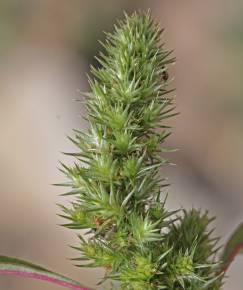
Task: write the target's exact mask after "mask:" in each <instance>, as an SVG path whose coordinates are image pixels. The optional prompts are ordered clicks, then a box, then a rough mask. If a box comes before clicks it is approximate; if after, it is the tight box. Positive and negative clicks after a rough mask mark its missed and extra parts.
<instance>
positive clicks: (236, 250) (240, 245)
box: [222, 243, 243, 273]
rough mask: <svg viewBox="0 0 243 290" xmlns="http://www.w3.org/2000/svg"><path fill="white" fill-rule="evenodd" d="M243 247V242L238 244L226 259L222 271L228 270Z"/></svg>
mask: <svg viewBox="0 0 243 290" xmlns="http://www.w3.org/2000/svg"><path fill="white" fill-rule="evenodd" d="M242 249H243V243H242V244H239V245H237V246H236V247H235V248H234V250H233V251H232V252H231V253H230V255H229V257H228V259H227V260H226V262H225V264H224V266H223V268H222V272H224V273H225V272H226V271H227V270H228V268H229V266H230V264H231V263H232V262H233V260H234V259H235V257H236V256H237V255H238V253H239V252H240V251H241V250H242Z"/></svg>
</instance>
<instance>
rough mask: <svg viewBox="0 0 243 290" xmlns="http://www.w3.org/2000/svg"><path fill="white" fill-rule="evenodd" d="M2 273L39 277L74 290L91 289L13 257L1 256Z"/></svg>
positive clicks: (0, 270)
mask: <svg viewBox="0 0 243 290" xmlns="http://www.w3.org/2000/svg"><path fill="white" fill-rule="evenodd" d="M0 275H13V276H19V277H25V278H33V279H38V280H42V281H46V282H49V283H53V284H56V285H59V286H62V287H65V288H67V289H72V290H89V289H88V288H85V287H83V286H82V285H81V284H80V283H79V282H76V281H74V280H71V279H69V278H66V277H64V276H62V275H60V274H57V273H54V272H51V271H49V270H47V269H45V268H43V267H40V266H38V265H34V264H32V263H30V262H26V261H23V260H19V259H16V258H12V257H6V256H0ZM90 290H91V289H90Z"/></svg>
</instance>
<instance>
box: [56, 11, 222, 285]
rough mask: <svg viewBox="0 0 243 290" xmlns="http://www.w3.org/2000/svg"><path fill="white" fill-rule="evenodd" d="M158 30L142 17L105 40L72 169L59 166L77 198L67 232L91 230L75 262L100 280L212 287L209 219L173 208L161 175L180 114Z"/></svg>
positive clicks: (68, 212) (215, 278) (215, 265)
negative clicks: (172, 123) (101, 271)
mask: <svg viewBox="0 0 243 290" xmlns="http://www.w3.org/2000/svg"><path fill="white" fill-rule="evenodd" d="M161 33H162V30H161V29H160V28H159V26H158V25H157V24H155V23H154V22H153V20H152V19H151V17H150V15H149V14H137V13H134V14H133V15H132V16H130V17H128V16H127V15H126V16H125V20H124V21H119V22H118V25H117V26H115V32H114V33H113V34H110V33H107V35H106V36H107V38H106V42H105V43H103V47H104V49H105V52H102V53H100V55H99V57H97V60H98V62H99V64H100V66H99V68H94V67H91V74H92V76H93V78H90V79H89V83H90V88H91V92H89V93H86V94H85V96H86V102H85V105H86V108H87V114H88V116H87V121H88V123H89V131H88V132H87V133H85V132H81V131H77V130H75V132H76V134H75V138H74V139H72V138H70V139H71V141H72V142H73V143H74V144H75V145H76V146H77V148H78V150H77V152H76V153H71V154H70V155H72V156H74V157H75V158H76V162H75V165H74V166H73V167H67V166H65V165H64V164H62V169H61V170H62V171H63V172H64V173H65V174H66V176H67V177H68V179H69V182H68V183H65V184H64V185H65V186H69V187H71V191H70V192H68V193H67V195H73V196H74V200H73V201H72V203H71V206H70V207H68V208H67V207H64V206H62V209H63V212H64V214H63V215H62V216H64V217H65V218H67V219H68V220H69V221H70V222H69V223H68V224H66V225H65V226H66V227H68V228H71V229H76V230H80V229H85V235H86V238H84V237H83V236H81V235H80V236H79V237H80V246H78V247H76V249H77V250H78V251H79V252H80V253H79V257H78V258H77V259H76V260H77V261H87V263H85V262H84V263H82V264H81V265H82V266H84V265H85V266H89V267H104V268H105V269H106V274H105V276H104V279H103V280H106V279H112V280H118V281H119V282H120V289H129V290H142V289H143V290H145V289H146V290H155V289H168V290H172V289H178V290H179V289H187V290H189V289H192V290H199V289H211V290H216V289H219V288H220V285H221V282H220V281H221V276H220V275H219V261H217V260H216V259H215V257H214V255H215V253H216V252H217V248H216V243H217V241H218V239H214V238H212V237H211V233H210V232H209V230H208V225H209V223H210V222H211V220H212V219H211V218H209V217H208V216H207V213H201V212H200V211H198V210H196V209H192V210H190V211H186V210H183V211H181V212H178V213H177V214H176V213H175V212H173V211H169V210H168V209H167V208H166V205H165V201H166V193H165V190H164V189H165V187H166V186H167V184H166V180H165V179H164V178H160V176H159V174H158V173H159V170H160V168H161V166H163V165H165V164H168V161H167V160H166V159H165V156H164V152H166V151H168V150H167V149H166V148H165V147H163V146H161V145H163V143H164V141H165V140H166V138H167V137H168V136H169V135H170V128H169V127H168V126H167V124H166V121H167V119H169V118H171V117H172V116H174V115H175V114H176V112H175V111H174V98H173V97H172V96H170V94H169V93H170V92H171V90H170V89H169V88H168V85H169V83H170V78H169V77H168V69H169V67H170V65H171V64H173V63H174V62H175V59H174V57H172V56H171V54H172V53H171V51H169V50H167V49H166V48H165V47H164V45H161V44H160V37H161Z"/></svg>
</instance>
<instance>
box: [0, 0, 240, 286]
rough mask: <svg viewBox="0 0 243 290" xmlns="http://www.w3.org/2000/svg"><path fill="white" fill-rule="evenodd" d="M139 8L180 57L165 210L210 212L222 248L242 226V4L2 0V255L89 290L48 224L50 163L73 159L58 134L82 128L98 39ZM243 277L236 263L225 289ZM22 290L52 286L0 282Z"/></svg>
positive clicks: (52, 222) (88, 274) (88, 277)
mask: <svg viewBox="0 0 243 290" xmlns="http://www.w3.org/2000/svg"><path fill="white" fill-rule="evenodd" d="M137 8H140V9H145V10H147V9H148V8H150V9H151V12H152V15H153V16H154V18H156V20H157V21H159V22H160V23H161V25H162V26H164V27H166V31H165V33H164V40H165V41H166V42H167V47H168V48H174V49H175V55H176V57H177V64H176V66H175V68H173V71H172V72H173V74H175V76H176V77H175V81H174V85H175V87H176V88H177V104H178V110H179V111H180V112H181V114H180V115H179V116H178V117H177V118H175V119H174V120H173V127H174V134H173V136H172V137H171V138H170V140H169V142H168V143H169V145H170V146H174V147H177V148H179V149H180V150H179V151H178V152H177V153H173V154H172V155H171V159H172V161H173V162H175V163H176V164H177V166H176V167H171V168H167V169H164V171H163V172H162V174H165V175H167V176H169V179H170V181H171V183H172V186H171V188H170V196H169V200H168V207H169V208H171V209H172V208H173V209H174V208H177V207H180V206H181V205H183V206H186V207H187V208H190V207H191V206H192V205H193V206H196V207H200V208H202V209H204V208H205V209H206V208H207V209H209V210H210V212H211V214H212V215H217V220H216V222H215V226H216V233H217V234H219V235H222V236H223V238H222V242H224V241H225V240H226V239H227V237H228V236H229V233H230V232H231V231H232V229H233V228H234V227H235V226H236V225H237V224H238V223H239V222H241V221H243V190H242V189H243V178H242V175H243V174H242V172H243V170H242V169H243V150H242V149H243V79H242V75H243V1H242V0H231V1H227V0H214V1H210V0H204V1H192V0H188V1H181V0H174V1H169V0H167V1H166V0H158V1H156V0H154V1H145V0H144V1H141V0H137V1H135V0H134V1H129V0H124V1H122V0H119V1H118V0H117V1H114V0H106V1H94V0H89V1H81V0H80V1H78V0H77V1H64V0H53V1H48V0H42V1H34V0H22V1H19V0H0V134H1V142H0V165H1V166H0V196H1V200H0V253H1V254H5V255H11V256H17V257H22V258H24V259H27V260H32V261H35V262H36V263H39V264H42V265H45V266H47V267H48V268H50V269H54V270H55V271H57V272H62V273H63V274H66V275H68V276H71V277H73V278H76V279H79V280H80V281H82V282H83V283H84V284H86V285H88V286H93V287H95V284H96V282H97V279H98V278H99V277H100V272H98V271H96V270H87V269H78V268H76V267H74V266H72V265H71V262H70V261H69V260H68V258H69V257H74V256H75V255H76V253H75V252H74V251H73V250H71V249H70V248H69V247H68V246H67V245H69V244H75V243H76V242H77V238H76V237H75V234H74V232H72V231H68V230H66V229H64V228H62V227H58V226H57V224H60V223H62V222H63V221H62V220H61V219H60V218H59V217H57V216H56V212H57V207H56V205H55V204H56V203H57V202H60V197H58V194H59V193H61V190H62V189H60V188H56V187H54V186H52V185H51V184H52V183H56V182H60V181H63V180H64V177H63V176H62V175H61V174H60V172H59V171H58V170H57V166H58V160H62V161H66V162H71V160H69V159H67V158H65V157H64V156H63V155H62V154H61V153H60V152H61V151H72V149H73V147H72V145H71V144H70V142H69V141H68V140H67V138H66V135H71V134H72V128H82V127H84V126H85V125H84V123H83V121H82V119H81V118H80V116H81V115H82V113H83V109H82V107H81V105H80V104H79V103H77V102H75V101H74V99H77V98H79V93H78V92H77V89H81V90H86V89H87V88H88V87H87V79H86V72H88V70H89V64H90V63H93V62H94V59H93V56H94V55H95V54H97V51H98V50H99V49H100V45H99V44H98V42H97V40H98V39H102V38H103V37H104V35H103V34H102V31H104V30H108V31H110V30H112V25H113V24H114V21H115V19H116V18H117V17H122V13H123V11H124V10H126V11H128V12H131V11H133V10H134V9H137ZM242 267H243V259H242V258H241V257H239V258H237V260H236V261H235V263H234V264H233V266H232V267H231V268H230V271H229V279H228V281H227V283H226V284H225V287H224V289H227V290H242V285H243V279H242V271H243V270H242ZM96 288H97V289H98V287H96ZM101 288H102V287H100V288H99V289H101ZM27 289H32V290H41V289H46V290H51V289H52V290H55V289H56V290H57V289H59V287H55V286H50V285H47V284H44V283H43V282H38V281H30V280H23V279H19V278H18V279H15V278H12V277H2V276H1V277H0V290H27ZM141 290H142V289H141Z"/></svg>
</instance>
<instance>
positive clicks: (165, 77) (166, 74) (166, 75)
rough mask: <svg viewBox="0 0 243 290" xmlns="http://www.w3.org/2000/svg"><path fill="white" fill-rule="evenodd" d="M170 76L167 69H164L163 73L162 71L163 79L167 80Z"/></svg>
mask: <svg viewBox="0 0 243 290" xmlns="http://www.w3.org/2000/svg"><path fill="white" fill-rule="evenodd" d="M168 78H169V74H168V72H167V70H165V71H163V73H162V79H163V81H165V82H166V81H167V80H168Z"/></svg>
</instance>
